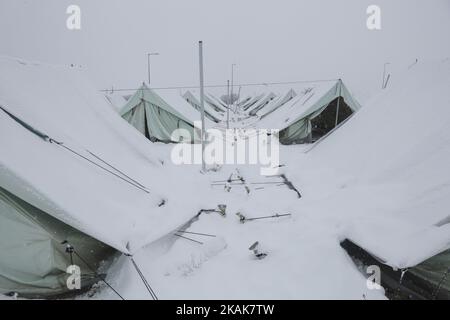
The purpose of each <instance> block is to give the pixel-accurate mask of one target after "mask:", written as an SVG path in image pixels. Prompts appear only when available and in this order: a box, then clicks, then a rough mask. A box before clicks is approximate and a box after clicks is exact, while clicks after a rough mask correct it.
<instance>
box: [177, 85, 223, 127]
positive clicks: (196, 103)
mask: <svg viewBox="0 0 450 320" xmlns="http://www.w3.org/2000/svg"><path fill="white" fill-rule="evenodd" d="M183 98H184V99H185V100H186V101H187V102H189V104H190V105H191V106H192V107H193V108H195V109H196V110H198V111H200V110H201V103H200V100H199V99H198V98H197V97H196V96H195V95H194V94H193V93H192V92H191V91H186V92H185V94H184V95H183ZM204 108H205V117H207V118H208V119H209V120H211V121H214V122H216V123H219V122H220V121H221V119H222V118H223V114H220V113H219V112H217V111H215V110H214V109H213V108H212V107H210V106H209V105H208V103H207V102H206V101H205V103H204Z"/></svg>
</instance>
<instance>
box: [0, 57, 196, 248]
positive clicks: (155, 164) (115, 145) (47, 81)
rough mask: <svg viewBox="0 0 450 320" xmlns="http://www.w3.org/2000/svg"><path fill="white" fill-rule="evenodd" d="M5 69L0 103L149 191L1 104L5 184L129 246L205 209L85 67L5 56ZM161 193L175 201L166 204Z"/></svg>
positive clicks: (1, 64)
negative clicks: (184, 196)
mask: <svg viewBox="0 0 450 320" xmlns="http://www.w3.org/2000/svg"><path fill="white" fill-rule="evenodd" d="M0 69H1V70H2V72H1V73H0V105H1V106H3V107H4V108H5V109H7V110H8V111H9V112H10V113H12V114H14V115H15V116H16V117H18V118H20V119H21V120H23V121H25V122H27V123H28V124H29V125H32V126H33V127H34V128H36V129H38V130H40V131H42V132H45V133H46V134H47V135H49V136H50V137H52V138H54V139H56V140H58V141H61V142H63V143H64V145H65V146H67V147H69V148H71V149H72V150H75V151H76V152H78V153H80V154H81V155H83V156H85V157H87V158H88V159H90V160H91V161H93V162H95V163H97V164H100V165H104V166H105V167H106V164H104V163H102V162H101V161H100V160H98V159H96V158H94V157H93V156H92V155H91V154H89V152H88V151H90V152H92V153H95V155H97V156H99V157H101V158H102V159H103V160H104V161H106V162H108V163H109V164H111V165H113V166H114V167H115V168H118V169H119V170H121V171H123V172H125V173H126V174H127V175H129V176H131V177H133V178H134V179H136V180H138V181H139V182H140V183H142V184H143V185H145V186H146V187H147V188H148V189H149V190H150V194H147V193H145V192H143V191H142V190H140V189H137V188H135V187H133V186H132V185H130V184H128V183H125V182H124V181H123V180H121V179H118V178H117V177H116V176H114V175H112V174H109V173H108V172H105V170H102V169H100V168H99V167H97V166H95V165H93V164H92V163H90V162H88V161H86V160H85V159H82V158H81V157H78V156H76V155H74V154H73V153H71V152H69V151H68V150H66V149H64V148H62V147H61V146H58V145H57V144H52V143H49V142H47V141H44V140H43V139H41V138H39V137H38V136H37V135H35V134H33V133H31V132H30V131H29V130H27V129H25V128H24V127H23V126H22V125H20V124H19V123H18V122H17V121H14V120H13V119H12V118H11V117H10V116H8V115H7V114H6V113H5V112H3V111H1V110H0V150H2V151H1V157H0V186H1V187H2V188H4V189H6V190H8V191H9V192H11V193H13V194H15V195H16V196H18V197H20V198H21V199H23V200H24V201H26V202H28V203H30V204H31V205H33V206H35V207H37V208H39V209H41V210H43V211H45V212H47V213H48V214H50V215H52V216H53V217H55V218H57V219H58V220H60V221H63V222H65V223H66V224H68V225H70V226H72V227H74V228H76V229H78V230H80V231H82V232H84V233H86V234H88V235H90V236H92V237H93V238H96V239H98V240H100V241H102V242H104V243H106V244H108V245H110V246H112V247H114V248H116V249H117V250H120V251H122V252H130V251H135V250H137V249H139V248H140V247H141V246H143V245H145V244H147V243H149V242H152V241H154V240H156V239H157V238H159V237H162V236H164V235H166V234H167V233H168V232H171V231H172V230H174V229H175V228H177V227H179V226H180V225H181V224H183V223H185V222H186V221H187V220H188V219H190V218H191V217H192V216H193V215H195V213H196V212H197V211H198V207H199V202H200V200H199V199H198V201H195V200H193V202H189V203H186V201H178V200H177V199H176V198H177V196H178V195H181V194H183V192H184V191H183V190H185V188H186V185H183V183H184V182H183V181H178V180H179V179H178V178H177V176H176V174H175V173H172V171H171V170H169V169H167V170H166V169H165V168H166V166H167V165H166V166H163V165H162V164H161V162H160V160H159V159H158V158H157V157H156V156H155V154H157V152H156V151H157V150H158V149H155V148H154V147H152V144H151V143H148V140H147V139H146V138H145V137H144V136H142V135H141V134H140V133H139V132H137V131H136V130H134V128H132V127H130V126H129V125H128V123H126V122H125V121H123V119H121V117H120V116H119V115H118V114H117V113H115V112H114V111H113V110H112V109H111V107H110V106H109V105H108V103H107V102H106V100H105V99H104V97H103V96H102V95H101V94H99V93H98V92H97V91H96V90H95V89H92V87H91V86H90V85H89V82H88V81H86V79H85V78H84V77H83V76H82V72H81V70H79V69H75V68H66V67H53V66H47V65H43V64H36V63H29V62H24V61H21V60H17V59H13V58H5V57H0ZM110 169H111V168H110ZM111 170H113V169H111ZM175 179H178V180H177V181H178V182H179V185H180V186H178V184H177V185H174V184H173V181H174V180H175ZM200 179H201V177H200ZM181 180H183V179H181ZM181 185H183V187H182V186H181ZM168 194H170V195H171V196H173V197H174V198H168V197H167V196H166V195H168ZM161 199H167V200H168V201H166V205H164V206H161V207H159V206H158V204H159V203H160V202H161ZM153 226H157V227H153Z"/></svg>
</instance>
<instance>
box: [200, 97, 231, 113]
mask: <svg viewBox="0 0 450 320" xmlns="http://www.w3.org/2000/svg"><path fill="white" fill-rule="evenodd" d="M205 102H206V103H208V104H209V105H210V106H211V107H212V108H213V109H214V110H215V111H217V112H220V113H224V112H225V110H226V107H225V106H224V105H223V103H221V102H220V101H219V100H217V99H216V98H215V97H214V96H213V95H211V94H205Z"/></svg>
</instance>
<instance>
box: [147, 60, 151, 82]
mask: <svg viewBox="0 0 450 320" xmlns="http://www.w3.org/2000/svg"><path fill="white" fill-rule="evenodd" d="M147 71H148V85H149V86H150V54H147Z"/></svg>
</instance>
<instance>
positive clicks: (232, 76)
mask: <svg viewBox="0 0 450 320" xmlns="http://www.w3.org/2000/svg"><path fill="white" fill-rule="evenodd" d="M235 66H236V64H234V63H233V64H232V65H231V100H230V103H231V102H232V101H233V88H234V67H235ZM231 105H233V103H231Z"/></svg>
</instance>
